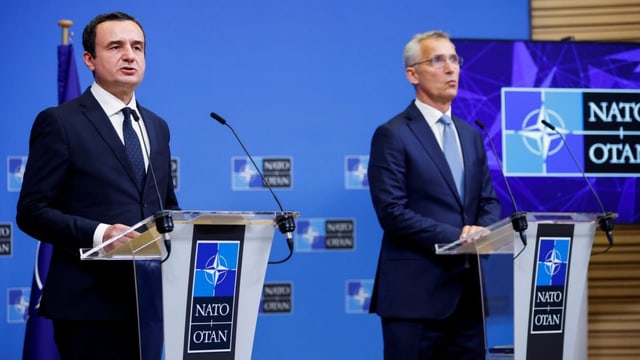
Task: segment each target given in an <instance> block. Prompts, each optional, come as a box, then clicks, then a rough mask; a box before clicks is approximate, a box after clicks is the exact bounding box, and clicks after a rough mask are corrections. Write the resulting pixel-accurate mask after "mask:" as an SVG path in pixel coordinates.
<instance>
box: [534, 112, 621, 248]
mask: <svg viewBox="0 0 640 360" xmlns="http://www.w3.org/2000/svg"><path fill="white" fill-rule="evenodd" d="M540 122H541V123H542V124H543V125H544V126H546V127H548V128H549V129H551V130H553V131H554V132H555V133H556V134H558V136H560V139H561V140H562V143H563V144H564V147H566V148H567V151H569V155H571V158H572V159H573V162H574V163H575V164H576V167H577V168H578V170H579V171H580V173H581V174H582V177H583V178H584V181H585V182H586V183H587V185H589V189H590V190H591V193H592V194H593V197H595V198H596V201H597V202H598V206H600V212H601V213H602V214H601V215H600V216H598V224H599V225H600V229H601V230H602V231H603V232H604V233H605V235H606V236H607V241H608V242H609V248H610V247H612V246H613V213H612V212H607V211H606V210H605V209H604V206H603V205H602V201H601V200H600V197H599V196H598V194H597V193H596V191H595V190H594V189H593V185H591V181H589V179H587V174H585V172H584V170H582V167H581V166H580V163H578V160H577V159H576V157H575V156H574V155H573V151H571V147H569V144H567V141H566V140H565V138H564V136H562V134H561V133H560V131H558V129H556V127H555V126H554V125H553V124H551V123H550V122H548V121H547V120H544V119H542V120H540ZM607 250H608V249H607ZM605 251H606V250H605Z"/></svg>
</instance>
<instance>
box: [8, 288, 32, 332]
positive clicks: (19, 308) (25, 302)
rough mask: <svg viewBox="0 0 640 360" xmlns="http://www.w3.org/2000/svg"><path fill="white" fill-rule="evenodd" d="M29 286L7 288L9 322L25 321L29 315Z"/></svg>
mask: <svg viewBox="0 0 640 360" xmlns="http://www.w3.org/2000/svg"><path fill="white" fill-rule="evenodd" d="M30 296H31V289H29V288H8V289H7V322H8V323H10V324H18V323H24V322H26V321H27V318H28V317H29V297H30Z"/></svg>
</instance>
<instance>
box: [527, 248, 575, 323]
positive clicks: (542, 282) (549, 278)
mask: <svg viewBox="0 0 640 360" xmlns="http://www.w3.org/2000/svg"><path fill="white" fill-rule="evenodd" d="M570 248H571V239H570V238H551V237H549V238H544V237H541V238H540V241H539V243H538V253H537V256H536V264H535V282H534V284H535V286H534V289H533V292H532V294H533V301H532V311H531V322H530V324H531V330H530V332H531V333H532V334H538V333H544V334H549V333H561V332H562V331H563V324H564V314H565V307H566V294H567V277H568V275H569V257H570Z"/></svg>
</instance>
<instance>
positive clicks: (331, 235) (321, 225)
mask: <svg viewBox="0 0 640 360" xmlns="http://www.w3.org/2000/svg"><path fill="white" fill-rule="evenodd" d="M295 235H296V236H295V238H294V241H295V247H294V248H295V249H296V251H300V252H309V251H320V250H353V249H354V248H355V220H353V219H324V218H309V219H298V221H297V226H296V233H295Z"/></svg>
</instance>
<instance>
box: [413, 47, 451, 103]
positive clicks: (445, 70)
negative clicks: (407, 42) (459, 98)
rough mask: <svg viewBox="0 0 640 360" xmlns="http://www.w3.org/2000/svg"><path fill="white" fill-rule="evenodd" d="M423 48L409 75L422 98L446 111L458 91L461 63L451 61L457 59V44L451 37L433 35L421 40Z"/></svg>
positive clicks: (420, 98) (418, 96) (419, 97)
mask: <svg viewBox="0 0 640 360" xmlns="http://www.w3.org/2000/svg"><path fill="white" fill-rule="evenodd" d="M420 50H421V52H422V56H421V57H420V59H419V60H418V61H417V62H416V64H415V65H413V66H409V67H407V69H406V75H407V79H408V80H409V82H411V83H412V84H414V85H415V86H416V97H417V98H418V99H419V100H421V101H423V102H424V103H427V104H429V105H431V106H433V107H435V108H437V109H440V110H441V111H443V112H444V111H446V110H447V109H448V108H449V106H450V105H451V101H452V100H453V99H454V98H455V97H456V95H457V93H458V79H459V77H460V66H459V65H458V64H457V63H454V62H451V61H449V59H451V58H456V59H457V54H456V48H455V46H454V45H453V43H452V42H451V41H449V40H447V39H441V38H430V39H426V40H423V41H422V42H421V43H420ZM434 58H437V59H436V60H440V61H432V60H433V59H434ZM427 60H429V61H427ZM442 60H444V61H442ZM425 61H426V62H425Z"/></svg>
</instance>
